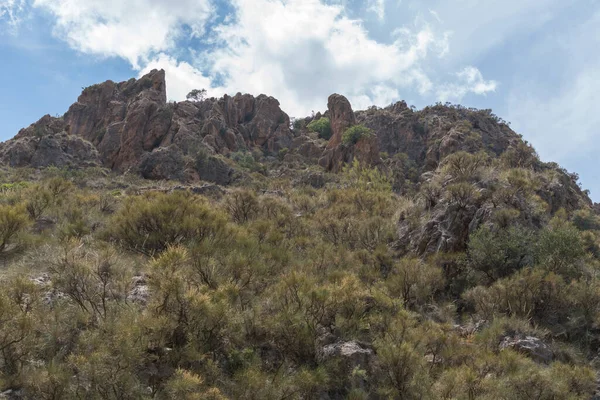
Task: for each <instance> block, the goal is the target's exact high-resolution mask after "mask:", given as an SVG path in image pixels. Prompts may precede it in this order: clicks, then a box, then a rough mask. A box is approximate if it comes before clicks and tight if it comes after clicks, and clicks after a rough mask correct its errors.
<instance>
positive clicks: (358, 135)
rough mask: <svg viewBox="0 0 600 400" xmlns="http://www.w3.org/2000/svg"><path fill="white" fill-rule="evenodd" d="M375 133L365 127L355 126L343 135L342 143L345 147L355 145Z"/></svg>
mask: <svg viewBox="0 0 600 400" xmlns="http://www.w3.org/2000/svg"><path fill="white" fill-rule="evenodd" d="M372 134H373V133H372V132H371V130H370V129H369V128H367V127H366V126H364V125H354V126H351V127H350V128H348V129H346V131H345V132H344V134H343V135H342V143H344V144H345V145H348V146H350V145H353V144H356V143H358V141H359V140H360V139H362V138H363V137H368V136H371V135H372Z"/></svg>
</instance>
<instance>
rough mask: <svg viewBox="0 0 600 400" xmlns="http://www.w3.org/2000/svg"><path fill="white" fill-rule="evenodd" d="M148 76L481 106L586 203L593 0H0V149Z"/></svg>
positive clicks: (597, 188)
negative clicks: (41, 122) (50, 118)
mask: <svg viewBox="0 0 600 400" xmlns="http://www.w3.org/2000/svg"><path fill="white" fill-rule="evenodd" d="M154 68H163V69H165V71H166V73H167V96H168V98H169V99H170V100H183V99H185V95H186V94H187V93H188V92H189V91H190V90H191V89H194V88H205V89H207V91H208V94H209V95H211V96H221V95H223V94H225V93H228V94H235V93H237V92H242V93H251V94H254V95H258V94H261V93H264V94H267V95H271V96H274V97H276V98H277V99H278V100H279V101H280V103H281V106H282V109H283V110H285V111H286V112H287V113H288V114H289V115H290V116H292V117H303V116H306V115H310V114H311V112H312V111H315V112H316V111H324V110H325V109H326V106H327V97H328V96H329V95H330V94H331V93H340V94H343V95H345V96H347V97H348V98H349V100H350V101H351V102H352V104H353V107H354V109H355V110H356V109H364V108H366V107H368V106H371V105H377V106H381V107H383V106H387V105H389V104H391V103H393V102H396V101H399V100H405V101H406V102H407V103H409V104H410V105H414V106H416V107H417V108H422V107H425V106H427V105H430V104H433V103H436V102H438V101H441V102H446V101H449V102H452V103H459V104H462V105H465V106H468V107H476V108H485V109H487V108H489V109H492V110H493V111H494V113H495V114H497V115H498V116H500V117H502V118H503V119H505V120H507V121H509V122H510V123H511V127H512V128H513V129H514V130H515V131H517V132H518V133H520V134H522V135H523V137H524V138H525V139H526V140H528V141H529V142H530V143H532V144H533V146H534V147H535V148H536V150H537V151H538V153H539V154H540V157H541V158H542V160H544V161H555V162H558V163H559V164H561V165H562V166H563V167H565V168H566V169H568V170H569V171H571V172H577V173H579V175H580V181H581V183H582V186H583V187H584V188H585V189H589V190H590V191H591V197H592V198H593V199H594V200H595V201H600V179H599V178H600V173H599V170H600V168H598V166H599V165H600V163H599V162H598V155H600V106H599V104H600V0H177V1H174V0H0V76H1V77H2V78H1V79H2V85H1V89H0V121H2V123H1V124H0V140H7V139H9V138H11V137H12V136H14V135H15V134H16V133H17V132H18V130H19V129H20V128H22V127H25V126H28V125H29V124H30V123H32V122H35V121H36V120H38V119H39V118H40V117H41V116H43V115H45V114H51V115H62V114H63V113H64V112H65V111H66V110H67V109H68V107H69V105H70V104H72V103H73V102H75V101H76V99H77V96H78V95H79V93H80V92H81V89H82V88H83V87H86V86H89V85H91V84H94V83H98V82H103V81H105V80H108V79H110V80H113V81H123V80H127V79H129V78H131V77H138V76H141V75H143V74H144V73H146V72H148V71H150V70H151V69H154Z"/></svg>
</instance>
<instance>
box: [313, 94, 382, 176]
mask: <svg viewBox="0 0 600 400" xmlns="http://www.w3.org/2000/svg"><path fill="white" fill-rule="evenodd" d="M327 113H328V115H329V119H330V121H331V131H332V136H331V138H330V139H329V143H328V144H327V148H326V149H325V151H324V152H323V154H322V156H321V158H320V159H319V165H320V166H321V167H323V168H325V169H326V170H327V171H333V172H338V171H339V170H340V169H341V168H342V166H343V165H344V164H347V163H351V162H352V161H353V160H354V159H357V160H358V161H360V162H361V163H364V164H367V165H376V164H378V163H379V162H380V161H381V160H380V158H379V144H378V140H377V137H376V136H375V135H372V136H363V137H362V138H360V139H359V140H358V142H357V143H356V144H344V143H343V142H342V136H343V134H344V132H345V131H346V129H348V128H349V127H351V126H353V125H355V124H356V117H355V115H354V111H352V106H351V105H350V102H349V101H348V99H346V98H345V97H344V96H341V95H339V94H333V95H331V96H330V97H329V101H328V111H327Z"/></svg>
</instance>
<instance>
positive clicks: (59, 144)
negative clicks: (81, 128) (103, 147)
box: [0, 132, 102, 168]
mask: <svg viewBox="0 0 600 400" xmlns="http://www.w3.org/2000/svg"><path fill="white" fill-rule="evenodd" d="M0 163H2V164H5V165H8V166H10V167H33V168H44V167H49V166H55V167H59V168H62V167H93V166H99V165H101V164H102V162H101V160H100V155H99V153H98V151H97V150H96V148H95V147H94V146H93V145H92V144H91V143H90V142H88V141H86V140H84V139H82V138H80V137H77V136H73V135H68V134H67V133H66V132H62V133H59V134H48V135H47V136H43V137H32V136H21V137H19V138H18V139H17V138H15V139H13V140H9V141H7V142H4V143H0Z"/></svg>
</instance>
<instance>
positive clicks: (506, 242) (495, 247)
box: [468, 225, 536, 283]
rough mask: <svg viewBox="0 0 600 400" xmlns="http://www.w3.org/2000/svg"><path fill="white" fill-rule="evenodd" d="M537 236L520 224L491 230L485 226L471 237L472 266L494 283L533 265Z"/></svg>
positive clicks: (470, 254) (486, 279)
mask: <svg viewBox="0 0 600 400" xmlns="http://www.w3.org/2000/svg"><path fill="white" fill-rule="evenodd" d="M535 242H536V237H535V236H534V235H533V233H532V232H531V231H529V230H527V229H524V228H522V227H520V226H518V225H513V226H511V227H508V228H504V229H499V230H492V229H491V228H490V227H488V226H483V227H481V228H480V229H478V230H477V231H476V232H474V233H473V234H472V235H471V236H470V238H469V250H468V254H469V266H470V267H471V268H472V269H473V270H475V271H476V272H477V273H479V274H481V275H482V277H481V278H479V279H478V280H480V281H482V282H487V283H492V282H495V281H496V280H498V279H500V278H503V277H506V276H508V275H510V274H512V273H514V272H516V271H517V270H519V269H521V268H524V267H527V266H531V265H532V264H533V261H534V251H533V249H534V243H535Z"/></svg>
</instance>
